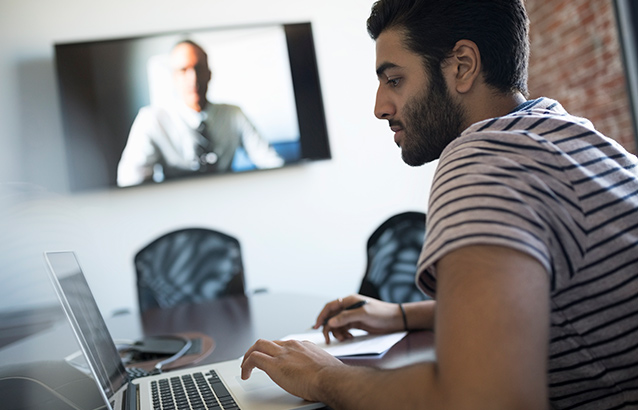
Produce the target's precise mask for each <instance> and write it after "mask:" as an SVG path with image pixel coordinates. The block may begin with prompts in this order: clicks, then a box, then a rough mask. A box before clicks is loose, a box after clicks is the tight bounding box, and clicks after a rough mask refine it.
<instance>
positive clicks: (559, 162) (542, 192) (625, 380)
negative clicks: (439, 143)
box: [417, 98, 638, 409]
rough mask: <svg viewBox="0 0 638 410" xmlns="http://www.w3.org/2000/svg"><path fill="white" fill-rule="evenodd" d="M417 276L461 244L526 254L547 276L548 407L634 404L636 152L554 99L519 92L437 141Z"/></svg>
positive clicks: (637, 400) (431, 281) (637, 354)
mask: <svg viewBox="0 0 638 410" xmlns="http://www.w3.org/2000/svg"><path fill="white" fill-rule="evenodd" d="M427 232H428V233H427V239H426V243H425V246H424V248H423V252H422V254H421V257H420V259H419V263H418V275H417V283H418V284H419V286H420V287H421V289H422V290H424V291H426V292H427V293H429V294H432V295H434V294H435V293H436V272H435V269H434V266H433V265H434V264H435V263H436V261H438V260H439V259H440V258H441V257H442V256H443V255H445V254H446V253H448V252H450V251H453V250H455V249H458V248H460V247H464V246H468V245H478V244H481V245H485V244H489V245H500V246H507V247H511V248H515V249H517V250H519V251H522V252H525V253H527V254H529V255H531V256H533V257H534V258H536V259H537V260H538V261H539V262H540V263H542V265H543V266H544V267H545V269H546V270H547V272H548V275H549V280H550V285H551V295H550V297H551V317H550V323H551V329H550V336H551V340H550V348H549V394H550V400H551V404H552V406H553V408H557V409H571V408H578V409H620V408H630V407H633V406H638V160H637V159H636V157H635V156H633V155H631V154H628V153H627V152H626V151H625V150H624V149H623V148H622V147H621V146H620V145H618V144H617V143H616V142H614V141H613V140H611V139H608V138H606V137H605V136H603V135H601V134H600V133H599V132H597V131H596V130H595V129H594V127H593V126H592V124H591V123H590V122H589V121H587V120H585V119H582V118H578V117H574V116H571V115H569V114H568V113H567V112H565V110H564V109H563V107H562V106H561V105H560V104H559V103H557V102H556V101H553V100H550V99H547V98H540V99H538V100H533V101H528V102H527V103H526V104H524V105H523V106H522V107H520V108H519V109H518V110H516V111H514V112H513V113H511V114H509V115H506V116H504V117H499V118H494V119H490V120H486V121H483V122H480V123H477V124H474V125H472V126H471V127H470V128H468V129H467V130H465V131H464V132H463V134H461V136H459V138H457V139H456V140H454V141H453V142H452V143H451V144H449V145H448V147H446V149H445V150H444V151H443V153H442V155H441V159H440V161H439V164H438V168H437V170H436V173H435V176H434V180H433V183H432V190H431V194H430V202H429V208H428V222H427Z"/></svg>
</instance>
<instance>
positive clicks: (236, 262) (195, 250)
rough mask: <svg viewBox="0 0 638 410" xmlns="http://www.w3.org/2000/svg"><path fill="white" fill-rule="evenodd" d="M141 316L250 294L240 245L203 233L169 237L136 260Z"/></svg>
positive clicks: (190, 230) (214, 233) (225, 237)
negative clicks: (155, 311) (246, 287)
mask: <svg viewBox="0 0 638 410" xmlns="http://www.w3.org/2000/svg"><path fill="white" fill-rule="evenodd" d="M135 269H136V272H137V290H138V297H139V304H140V311H142V312H143V311H145V310H147V309H149V308H154V307H161V308H165V307H170V306H173V305H176V304H179V303H184V302H195V303H197V302H203V301H206V300H212V299H215V298H218V297H220V296H225V295H232V294H243V293H244V290H245V289H244V286H245V285H244V268H243V263H242V258H241V250H240V246H239V241H238V240H237V239H235V238H233V237H232V236H229V235H227V234H225V233H222V232H217V231H214V230H210V229H203V228H186V229H180V230H177V231H174V232H169V233H167V234H165V235H163V236H161V237H159V238H157V239H155V240H154V241H153V242H151V243H150V244H148V245H147V246H145V247H144V248H143V249H141V250H140V251H139V252H138V253H137V254H136V255H135Z"/></svg>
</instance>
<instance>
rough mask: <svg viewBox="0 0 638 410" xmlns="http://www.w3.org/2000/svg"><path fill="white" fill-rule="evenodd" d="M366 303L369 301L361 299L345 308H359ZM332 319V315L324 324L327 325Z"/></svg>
mask: <svg viewBox="0 0 638 410" xmlns="http://www.w3.org/2000/svg"><path fill="white" fill-rule="evenodd" d="M366 303H368V301H367V300H366V299H363V300H360V301H358V302H355V303H353V304H352V305H350V306H347V307H345V308H344V309H343V310H353V309H358V308H360V307H361V306H363V305H365V304H366ZM330 319H332V316H330V317H329V318H327V319H326V320H324V321H323V325H324V326H325V325H326V323H328V320H330Z"/></svg>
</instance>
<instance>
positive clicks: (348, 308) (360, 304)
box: [343, 299, 368, 310]
mask: <svg viewBox="0 0 638 410" xmlns="http://www.w3.org/2000/svg"><path fill="white" fill-rule="evenodd" d="M366 303H368V301H367V300H366V299H363V300H360V301H358V302H357V303H353V304H352V305H350V306H348V307H347V308H345V309H343V310H352V309H357V308H360V307H361V306H363V305H365V304H366Z"/></svg>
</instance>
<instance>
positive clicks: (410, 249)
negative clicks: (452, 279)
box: [359, 212, 430, 303]
mask: <svg viewBox="0 0 638 410" xmlns="http://www.w3.org/2000/svg"><path fill="white" fill-rule="evenodd" d="M424 241H425V214H424V213H422V212H404V213H401V214H398V215H394V216H393V217H391V218H390V219H388V220H387V221H385V222H384V223H382V224H381V225H380V226H379V227H378V228H377V229H376V230H375V231H374V232H373V233H372V235H371V236H370V238H369V239H368V243H367V252H368V262H367V267H366V273H365V276H364V278H363V280H362V282H361V288H360V289H359V293H360V294H362V295H366V296H370V297H374V298H377V299H381V300H383V301H386V302H393V303H405V302H413V301H420V300H427V299H430V297H429V296H427V295H425V294H424V293H423V292H421V290H419V288H418V287H417V286H416V283H415V276H416V265H417V261H418V259H419V254H420V253H421V248H422V247H423V242H424Z"/></svg>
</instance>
